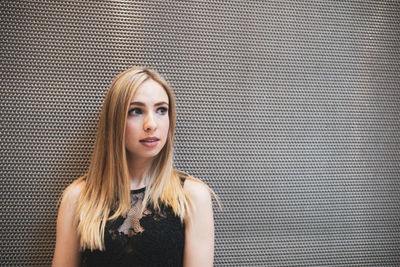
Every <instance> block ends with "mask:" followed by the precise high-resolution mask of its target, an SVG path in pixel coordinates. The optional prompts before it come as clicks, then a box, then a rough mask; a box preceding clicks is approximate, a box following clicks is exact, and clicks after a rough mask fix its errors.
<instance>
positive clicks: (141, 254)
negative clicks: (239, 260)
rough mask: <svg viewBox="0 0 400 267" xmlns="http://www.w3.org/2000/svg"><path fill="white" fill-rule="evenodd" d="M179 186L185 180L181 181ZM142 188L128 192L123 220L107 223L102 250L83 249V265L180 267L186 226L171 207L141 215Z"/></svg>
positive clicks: (94, 266) (151, 210) (149, 209)
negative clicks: (126, 210)
mask: <svg viewBox="0 0 400 267" xmlns="http://www.w3.org/2000/svg"><path fill="white" fill-rule="evenodd" d="M181 180H182V183H183V182H184V179H181ZM144 191H145V188H141V189H138V190H131V209H130V210H129V212H128V214H127V216H126V217H122V216H121V217H119V218H118V219H116V220H114V221H109V222H107V224H106V228H105V233H104V244H105V251H99V250H94V251H90V250H88V249H87V250H85V251H83V252H82V266H87V267H91V266H93V267H105V266H132V267H133V266H135V267H144V266H163V267H165V266H171V267H172V266H174V267H176V266H182V264H183V263H182V262H183V248H184V242H185V226H184V224H183V223H181V220H180V218H179V217H178V216H177V215H175V214H174V212H173V211H172V208H171V207H169V206H165V205H162V206H161V211H160V212H155V210H154V209H153V208H152V207H151V206H150V205H148V207H147V208H146V209H145V211H144V212H143V213H142V214H139V213H140V209H141V204H142V200H143V197H144Z"/></svg>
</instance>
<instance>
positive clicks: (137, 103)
mask: <svg viewBox="0 0 400 267" xmlns="http://www.w3.org/2000/svg"><path fill="white" fill-rule="evenodd" d="M164 104H165V105H168V103H167V102H165V101H162V102H158V103H155V104H154V106H161V105H164ZM130 105H136V106H142V107H144V106H145V104H144V103H142V102H131V103H130Z"/></svg>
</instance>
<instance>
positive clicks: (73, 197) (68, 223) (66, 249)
mask: <svg viewBox="0 0 400 267" xmlns="http://www.w3.org/2000/svg"><path fill="white" fill-rule="evenodd" d="M81 190H82V184H71V185H70V186H68V187H67V188H66V189H65V191H64V195H63V198H62V201H61V204H60V208H59V210H58V218H57V238H56V248H55V251H54V257H53V264H52V266H53V267H63V266H71V267H75V266H79V261H80V252H79V236H78V233H77V230H76V227H77V223H76V220H75V211H76V208H77V206H78V205H77V204H78V198H79V194H80V191H81Z"/></svg>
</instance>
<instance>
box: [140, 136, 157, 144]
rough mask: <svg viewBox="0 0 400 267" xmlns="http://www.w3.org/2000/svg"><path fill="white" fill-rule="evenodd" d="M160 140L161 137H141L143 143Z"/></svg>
mask: <svg viewBox="0 0 400 267" xmlns="http://www.w3.org/2000/svg"><path fill="white" fill-rule="evenodd" d="M157 141H160V139H158V138H157V137H146V138H144V139H140V140H139V142H142V143H153V142H157Z"/></svg>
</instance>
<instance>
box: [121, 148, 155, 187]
mask: <svg viewBox="0 0 400 267" xmlns="http://www.w3.org/2000/svg"><path fill="white" fill-rule="evenodd" d="M152 161H153V159H152V158H141V159H138V158H133V157H130V156H128V155H127V163H128V171H129V180H130V187H131V189H140V188H143V187H145V186H146V181H145V178H146V175H147V174H148V172H149V169H150V166H151V163H152Z"/></svg>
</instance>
